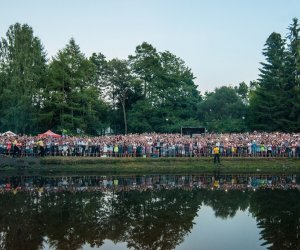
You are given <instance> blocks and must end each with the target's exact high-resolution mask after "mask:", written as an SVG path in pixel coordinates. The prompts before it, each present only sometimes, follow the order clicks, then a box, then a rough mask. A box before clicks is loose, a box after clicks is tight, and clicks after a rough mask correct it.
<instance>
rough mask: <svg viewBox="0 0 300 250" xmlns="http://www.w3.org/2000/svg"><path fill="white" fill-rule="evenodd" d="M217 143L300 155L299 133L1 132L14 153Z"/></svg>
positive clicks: (152, 152)
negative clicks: (89, 134)
mask: <svg viewBox="0 0 300 250" xmlns="http://www.w3.org/2000/svg"><path fill="white" fill-rule="evenodd" d="M214 146H218V147H219V153H220V155H221V156H232V157H233V156H244V157H246V156H247V157H248V156H252V157H300V133H292V134H290V133H258V132H253V133H234V134H214V133H213V134H205V135H199V136H195V137H192V138H190V137H185V136H182V135H180V134H156V133H150V134H129V135H126V136H124V135H115V136H98V137H72V136H63V137H61V138H52V137H47V138H40V137H38V136H15V137H7V136H0V154H7V155H13V156H37V155H41V156H43V155H51V156H94V157H184V156H185V157H187V156H188V157H200V156H209V155H211V154H212V150H213V147H214Z"/></svg>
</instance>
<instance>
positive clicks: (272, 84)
mask: <svg viewBox="0 0 300 250" xmlns="http://www.w3.org/2000/svg"><path fill="white" fill-rule="evenodd" d="M299 30H300V28H299V24H298V20H297V19H293V23H292V25H291V26H290V27H289V34H288V42H289V43H286V41H285V40H284V39H282V38H281V35H280V34H278V33H272V34H271V35H270V36H269V38H268V39H267V41H266V44H265V48H264V51H263V55H264V56H265V58H266V62H265V63H261V65H262V68H261V69H260V72H261V74H260V79H259V80H258V82H257V84H256V86H255V88H253V90H252V91H251V94H250V120H249V122H250V126H251V128H253V129H257V130H262V131H299V129H300V126H299V124H300V105H299V101H300V92H299V88H300V87H299V86H300V80H299V79H300V77H299V75H300V73H299V72H300V71H299V69H300V37H299Z"/></svg>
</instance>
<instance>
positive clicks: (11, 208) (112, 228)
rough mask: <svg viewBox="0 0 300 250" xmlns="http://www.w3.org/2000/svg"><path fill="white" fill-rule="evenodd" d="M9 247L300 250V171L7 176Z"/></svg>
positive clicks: (1, 237) (1, 196) (3, 240)
mask: <svg viewBox="0 0 300 250" xmlns="http://www.w3.org/2000/svg"><path fill="white" fill-rule="evenodd" d="M0 204H1V210H0V248H1V249H28V250H34V249H111V250H114V249H153V250H154V249H178V250H179V249H180V250H185V249H195V250H196V249H230V250H233V249H237V250H240V249H243V250H246V249H249V250H253V249H293V250H295V249H299V246H300V176H299V175H296V174H289V175H267V174H264V175H262V174H261V175H260V174H255V175H247V174H221V173H218V172H216V173H213V174H199V175H167V174H166V175H143V176H133V175H132V176H104V175H103V176H0Z"/></svg>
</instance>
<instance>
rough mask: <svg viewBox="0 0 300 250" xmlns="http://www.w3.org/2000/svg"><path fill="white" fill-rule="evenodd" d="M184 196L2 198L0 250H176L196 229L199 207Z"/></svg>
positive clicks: (83, 194)
mask: <svg viewBox="0 0 300 250" xmlns="http://www.w3.org/2000/svg"><path fill="white" fill-rule="evenodd" d="M196 194H197V193H196V192H191V191H184V190H161V191H155V192H153V191H143V192H140V191H130V192H118V193H107V194H105V195H104V193H100V192H77V193H70V192H62V193H60V192H58V193H45V194H43V195H42V196H39V195H38V194H35V193H32V194H25V193H18V194H16V195H12V194H5V195H0V202H1V212H0V231H1V233H0V237H1V238H0V240H1V242H0V244H1V245H0V246H1V249H30V250H34V249H39V248H40V247H41V246H42V244H43V240H44V238H45V237H47V239H48V242H49V244H50V245H51V246H52V247H53V248H55V249H80V248H81V247H82V245H84V244H87V243H88V244H90V245H91V246H98V247H99V246H101V245H102V244H103V241H104V240H105V239H110V240H112V241H114V242H119V241H123V242H127V243H128V247H132V248H135V249H158V248H160V249H173V248H175V246H176V245H177V244H179V243H180V242H182V241H183V239H184V236H185V235H186V234H187V233H188V232H190V230H191V228H192V227H193V223H192V221H193V219H194V217H195V216H196V214H197V210H198V208H199V202H198V201H197V199H196Z"/></svg>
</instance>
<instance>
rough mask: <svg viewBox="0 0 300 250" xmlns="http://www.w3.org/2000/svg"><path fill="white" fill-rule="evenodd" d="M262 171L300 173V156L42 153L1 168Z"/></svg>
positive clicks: (38, 170)
mask: <svg viewBox="0 0 300 250" xmlns="http://www.w3.org/2000/svg"><path fill="white" fill-rule="evenodd" d="M215 170H220V171H222V172H240V173H246V172H249V173H251V172H262V173H300V159H295V158H293V159H292V158H221V164H217V165H215V164H214V163H213V159H212V158H159V159H152V158H151V159H150V158H91V157H45V158H40V159H39V161H38V163H37V162H33V163H32V162H31V163H30V164H27V166H26V167H25V168H24V169H22V168H21V169H20V168H16V167H5V168H2V169H1V172H14V171H18V172H19V171H24V172H28V173H40V174H47V173H61V174H63V173H65V174H80V173H95V174H96V173H99V174H100V173H107V174H108V173H109V174H129V173H132V174H149V173H174V174H175V173H205V172H212V171H215Z"/></svg>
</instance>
